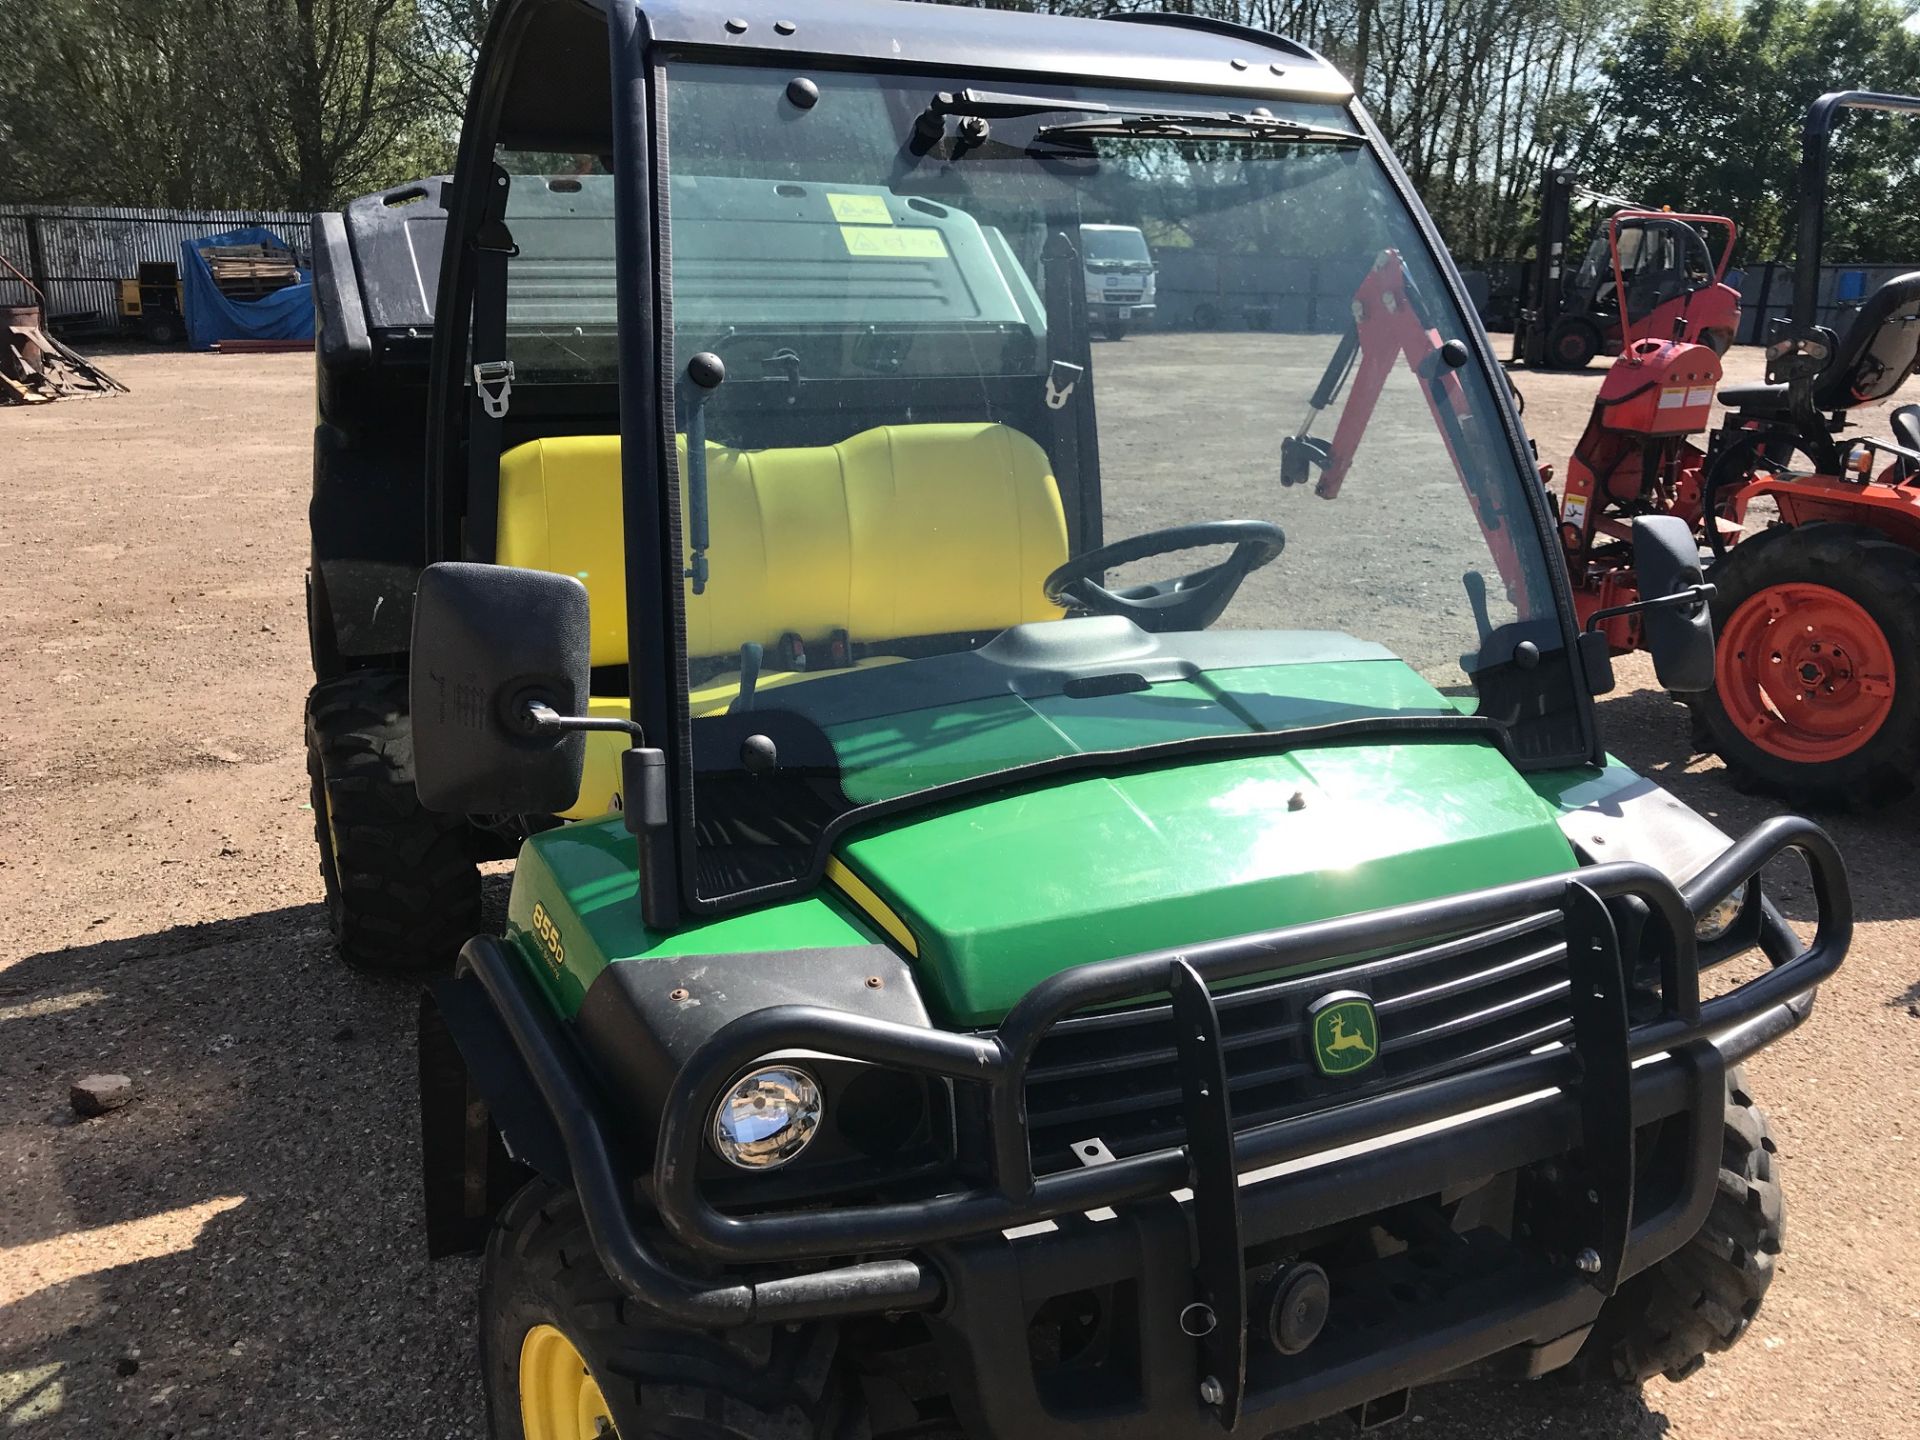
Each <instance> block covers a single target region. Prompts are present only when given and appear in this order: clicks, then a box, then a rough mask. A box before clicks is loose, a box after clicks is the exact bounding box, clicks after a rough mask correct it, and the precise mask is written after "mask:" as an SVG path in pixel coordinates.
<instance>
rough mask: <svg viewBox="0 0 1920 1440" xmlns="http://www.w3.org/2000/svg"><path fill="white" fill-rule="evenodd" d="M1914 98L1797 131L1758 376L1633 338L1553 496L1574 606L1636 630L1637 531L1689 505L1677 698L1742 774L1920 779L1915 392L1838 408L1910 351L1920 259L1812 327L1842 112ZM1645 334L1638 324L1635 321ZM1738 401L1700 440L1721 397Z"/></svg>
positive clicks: (1836, 791)
mask: <svg viewBox="0 0 1920 1440" xmlns="http://www.w3.org/2000/svg"><path fill="white" fill-rule="evenodd" d="M1848 109H1867V110H1880V111H1891V112H1897V113H1898V112H1905V113H1915V112H1920V97H1913V96H1904V95H1882V94H1875V93H1872V92H1867V91H1844V92H1836V93H1833V94H1828V95H1824V96H1822V97H1821V98H1820V99H1819V100H1818V101H1816V102H1815V103H1814V105H1813V106H1812V108H1811V109H1810V110H1809V111H1808V114H1807V119H1806V123H1805V126H1804V129H1803V132H1802V147H1803V148H1802V159H1801V168H1800V187H1799V188H1800V213H1799V222H1798V240H1797V245H1796V255H1795V275H1794V292H1793V310H1792V315H1791V317H1790V319H1789V320H1788V321H1787V322H1786V324H1785V325H1784V327H1783V328H1782V329H1781V330H1780V331H1779V332H1778V333H1777V334H1776V336H1775V337H1774V338H1773V340H1772V343H1771V344H1770V345H1769V346H1768V349H1767V381H1766V383H1764V384H1755V385H1727V386H1722V385H1721V383H1720V380H1721V370H1720V363H1719V358H1718V356H1717V355H1716V354H1715V353H1714V352H1713V350H1712V349H1710V348H1709V347H1708V346H1706V345H1704V344H1690V343H1687V342H1686V341H1684V340H1679V339H1668V338H1653V337H1649V338H1645V339H1640V340H1636V341H1634V342H1632V343H1630V344H1629V346H1628V347H1627V350H1626V352H1625V354H1624V356H1623V358H1622V360H1621V361H1620V362H1619V363H1616V364H1615V365H1614V367H1613V369H1612V371H1611V373H1610V374H1608V376H1607V377H1606V380H1605V381H1604V382H1603V384H1602V385H1601V388H1600V394H1599V396H1598V397H1597V398H1596V400H1595V402H1594V407H1593V415H1592V418H1591V420H1590V421H1589V422H1588V425H1587V429H1586V432H1585V434H1583V435H1582V437H1581V439H1580V443H1579V444H1578V446H1576V447H1575V450H1574V454H1573V458H1572V460H1571V461H1570V462H1569V464H1568V467H1567V476H1566V483H1565V486H1564V489H1563V493H1562V495H1561V497H1560V501H1559V505H1560V519H1561V539H1562V543H1563V544H1564V546H1565V548H1566V555H1567V566H1568V569H1569V571H1570V573H1571V576H1572V580H1573V584H1574V597H1575V601H1576V603H1577V605H1578V606H1579V608H1580V611H1581V613H1582V616H1583V618H1584V619H1585V621H1586V623H1588V624H1589V625H1590V626H1591V627H1593V628H1597V629H1599V630H1601V631H1602V632H1604V633H1605V634H1606V636H1607V638H1608V640H1609V642H1610V645H1611V648H1612V649H1614V650H1615V651H1624V650H1630V649H1634V648H1636V647H1638V646H1639V645H1640V643H1641V639H1642V636H1641V632H1640V617H1638V616H1637V615H1632V614H1623V613H1619V607H1620V606H1622V605H1624V604H1628V603H1630V602H1631V601H1632V600H1633V599H1634V598H1635V595H1636V591H1635V586H1634V577H1633V570H1632V565H1631V559H1632V557H1631V554H1630V548H1629V545H1628V539H1629V536H1630V533H1631V527H1632V524H1633V521H1634V520H1635V518H1636V517H1639V516H1645V515H1677V516H1679V517H1681V518H1682V519H1684V520H1686V521H1687V522H1688V523H1689V524H1691V525H1692V526H1693V527H1694V529H1695V533H1696V535H1697V536H1698V538H1699V541H1700V543H1701V545H1702V546H1703V547H1704V548H1705V549H1706V550H1707V551H1708V552H1709V557H1710V558H1709V570H1708V574H1709V578H1710V579H1711V581H1712V585H1713V590H1714V594H1713V597H1712V602H1711V604H1712V615H1713V623H1714V628H1715V630H1716V632H1717V633H1718V635H1719V649H1718V658H1717V660H1716V670H1715V676H1714V685H1713V687H1712V688H1711V689H1708V690H1705V691H1703V692H1701V693H1700V694H1698V695H1690V696H1688V697H1687V701H1688V703H1689V704H1690V705H1692V706H1693V710H1694V718H1695V743H1696V744H1698V745H1699V746H1700V747H1701V748H1702V749H1703V750H1707V751H1711V752H1716V753H1718V754H1719V755H1720V756H1721V758H1722V759H1724V760H1725V761H1726V763H1727V766H1728V768H1729V769H1730V770H1732V771H1733V772H1734V775H1735V776H1736V777H1737V778H1738V779H1739V780H1740V781H1741V782H1743V783H1745V784H1746V785H1748V786H1749V787H1750V788H1754V789H1759V790H1764V791H1766V792H1769V793H1773V794H1778V795H1782V796H1785V797H1787V798H1789V799H1790V800H1792V801H1793V802H1794V803H1795V804H1799V805H1805V806H1827V807H1837V808H1864V807H1868V806H1875V805H1881V804H1885V803H1887V802H1889V801H1893V800H1897V799H1900V798H1903V797H1904V796H1906V795H1908V794H1911V793H1912V791H1913V790H1914V788H1915V784H1916V781H1920V405H1906V406H1902V407H1900V408H1899V409H1896V410H1894V411H1893V412H1892V413H1891V414H1889V415H1888V416H1887V417H1886V420H1885V424H1886V428H1887V430H1888V432H1889V433H1887V434H1875V433H1870V432H1862V431H1861V430H1859V429H1858V428H1857V427H1856V426H1854V425H1850V424H1849V422H1848V419H1847V416H1848V412H1849V411H1852V410H1856V409H1858V408H1860V407H1862V406H1866V405H1874V404H1878V403H1880V402H1883V401H1885V400H1887V399H1889V398H1891V397H1892V395H1893V394H1894V393H1895V392H1896V391H1897V390H1898V389H1899V388H1900V386H1901V385H1902V384H1903V383H1904V382H1905V380H1906V378H1907V376H1908V375H1910V374H1911V373H1913V371H1914V370H1915V369H1916V368H1917V367H1920V271H1914V272H1911V273H1908V274H1904V275H1898V276H1895V277H1894V278H1893V279H1891V280H1889V281H1887V282H1886V283H1885V284H1884V285H1882V286H1881V287H1880V289H1879V290H1878V291H1877V292H1876V293H1875V294H1873V295H1872V296H1870V297H1869V298H1868V299H1867V301H1866V302H1865V304H1864V305H1862V306H1861V307H1860V309H1859V311H1858V312H1857V313H1856V314H1854V315H1853V316H1852V317H1851V319H1849V320H1848V322H1847V323H1846V326H1845V329H1844V333H1840V332H1836V330H1834V329H1833V328H1830V327H1828V326H1825V325H1822V324H1820V323H1818V322H1819V310H1818V300H1819V281H1820V258H1821V249H1822V241H1823V232H1824V226H1825V220H1826V195H1827V180H1828V170H1829V153H1828V141H1829V138H1830V136H1831V133H1832V129H1833V126H1834V123H1835V121H1836V120H1837V119H1838V117H1839V114H1840V112H1841V111H1842V110H1848ZM1635 328H1636V329H1638V328H1640V327H1638V326H1637V325H1636V327H1635ZM1716 395H1717V398H1718V399H1719V401H1720V403H1721V404H1722V405H1723V406H1725V407H1726V411H1727V414H1726V416H1725V417H1724V418H1723V420H1722V421H1721V423H1720V425H1719V427H1718V428H1717V429H1713V430H1712V431H1711V433H1710V434H1708V435H1707V438H1706V442H1705V446H1704V448H1702V447H1701V446H1700V445H1699V444H1696V443H1695V442H1694V440H1693V439H1692V438H1691V437H1693V436H1695V435H1698V434H1700V433H1702V432H1706V431H1707V430H1708V428H1709V409H1710V406H1711V403H1712V401H1713V400H1714V399H1715V398H1716Z"/></svg>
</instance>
